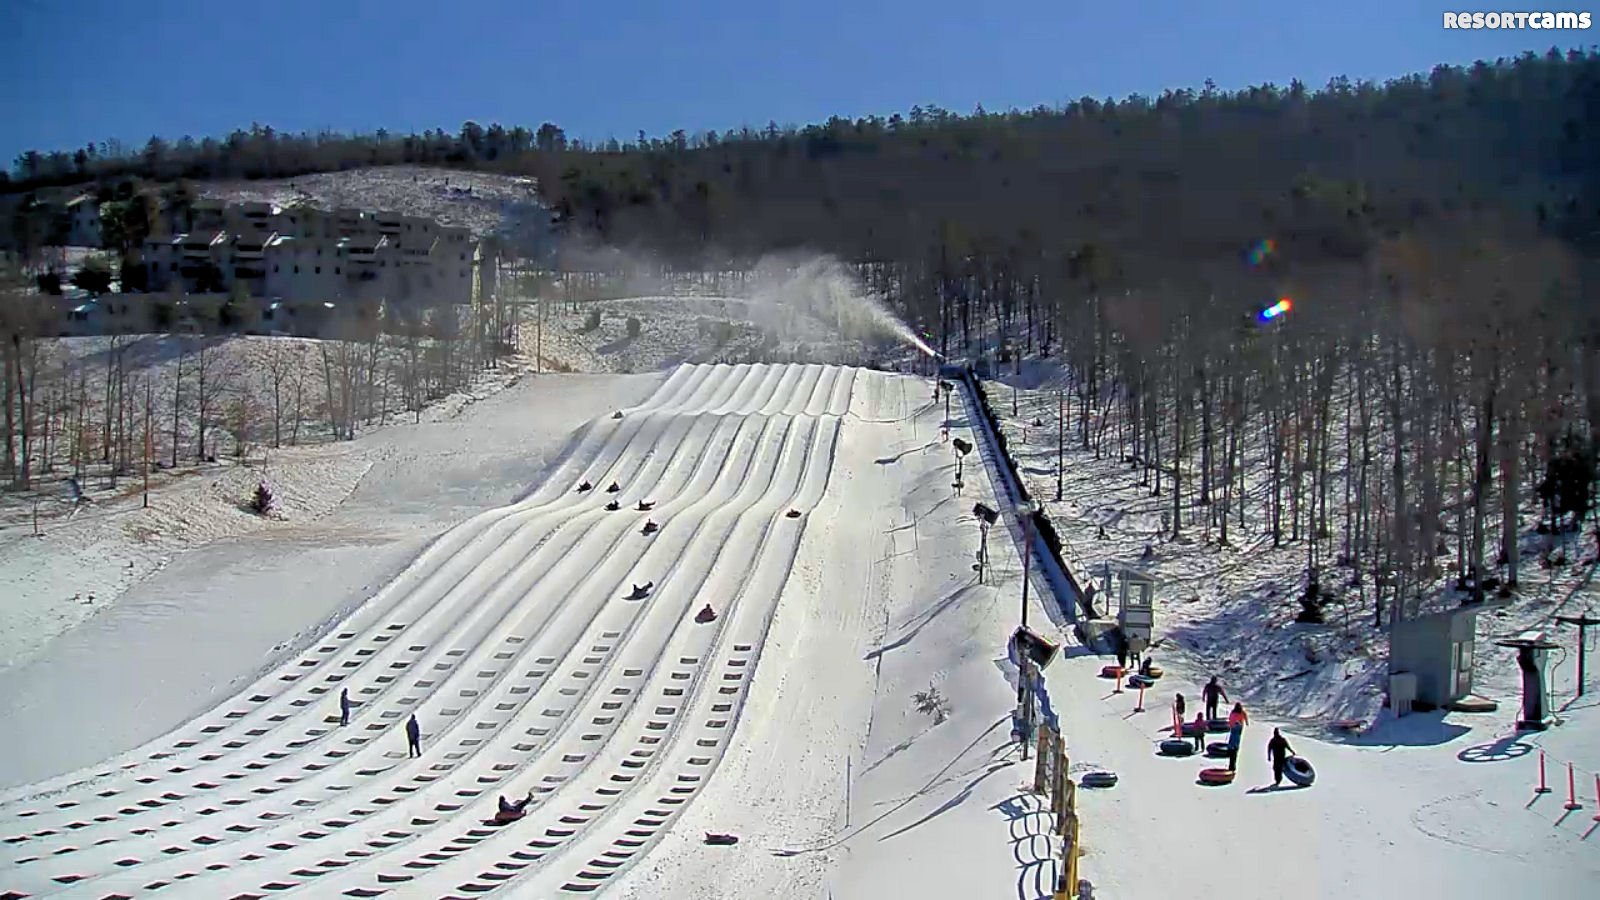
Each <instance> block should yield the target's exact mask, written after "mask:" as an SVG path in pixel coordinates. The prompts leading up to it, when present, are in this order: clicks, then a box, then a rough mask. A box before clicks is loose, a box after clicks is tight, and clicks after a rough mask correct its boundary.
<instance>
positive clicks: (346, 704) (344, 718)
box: [339, 688, 350, 725]
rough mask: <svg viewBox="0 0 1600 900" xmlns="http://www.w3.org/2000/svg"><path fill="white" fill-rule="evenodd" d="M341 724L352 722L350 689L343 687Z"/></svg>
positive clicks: (340, 700) (340, 696)
mask: <svg viewBox="0 0 1600 900" xmlns="http://www.w3.org/2000/svg"><path fill="white" fill-rule="evenodd" d="M339 724H340V725H349V724H350V689H349V688H343V689H341V690H340V691H339Z"/></svg>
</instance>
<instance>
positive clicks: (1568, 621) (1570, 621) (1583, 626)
mask: <svg viewBox="0 0 1600 900" xmlns="http://www.w3.org/2000/svg"><path fill="white" fill-rule="evenodd" d="M1556 621H1557V622H1560V623H1561V624H1563V625H1576V626H1578V696H1579V697H1582V696H1583V675H1584V656H1585V655H1586V654H1585V653H1584V648H1585V646H1586V645H1587V644H1588V641H1587V640H1585V638H1586V637H1587V636H1588V633H1589V627H1590V626H1592V625H1600V618H1596V617H1594V616H1591V615H1589V614H1588V613H1584V614H1583V615H1581V616H1556Z"/></svg>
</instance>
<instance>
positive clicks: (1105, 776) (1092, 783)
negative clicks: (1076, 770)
mask: <svg viewBox="0 0 1600 900" xmlns="http://www.w3.org/2000/svg"><path fill="white" fill-rule="evenodd" d="M1078 783H1079V784H1081V785H1083V786H1084V787H1092V788H1099V787H1111V786H1112V785H1114V784H1116V783H1117V773H1115V772H1085V773H1084V775H1083V777H1082V778H1079V779H1078Z"/></svg>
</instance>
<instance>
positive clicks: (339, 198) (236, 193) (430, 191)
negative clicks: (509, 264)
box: [200, 166, 550, 235]
mask: <svg viewBox="0 0 1600 900" xmlns="http://www.w3.org/2000/svg"><path fill="white" fill-rule="evenodd" d="M200 193H201V195H202V196H205V197H215V198H217V199H220V200H225V201H228V202H230V203H240V202H245V201H251V200H255V201H266V202H269V203H275V204H277V205H279V206H287V205H289V204H291V203H297V202H298V203H306V204H309V205H311V206H316V207H320V208H324V209H334V208H337V207H354V208H357V209H381V210H389V211H393V212H400V213H405V214H407V215H413V216H425V217H427V218H430V219H434V220H437V221H439V222H442V223H444V224H447V225H461V226H465V227H467V228H470V229H472V231H473V232H474V233H475V234H479V235H486V234H492V233H495V232H499V231H504V230H508V229H513V228H518V227H525V226H534V225H538V226H546V225H548V224H549V221H550V216H549V212H548V211H547V210H546V209H545V208H544V207H543V206H542V205H541V204H540V203H539V198H538V193H537V185H536V184H535V182H534V180H533V179H531V178H518V177H514V176H509V175H495V174H492V173H487V172H467V171H460V170H452V169H437V168H429V167H425V166H386V167H378V168H370V169H351V170H349V171H345V172H320V173H316V174H312V175H300V176H297V177H294V178H285V179H278V180H274V181H224V182H208V183H204V184H202V185H200Z"/></svg>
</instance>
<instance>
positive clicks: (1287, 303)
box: [1257, 297, 1294, 322]
mask: <svg viewBox="0 0 1600 900" xmlns="http://www.w3.org/2000/svg"><path fill="white" fill-rule="evenodd" d="M1293 308H1294V302H1293V301H1291V300H1290V299H1289V298H1288V297H1280V298H1279V299H1278V302H1277V303H1274V304H1272V305H1271V306H1269V307H1267V308H1266V309H1263V310H1262V311H1261V312H1260V313H1259V314H1258V315H1257V318H1259V319H1260V320H1261V321H1263V322H1270V321H1272V320H1273V319H1276V318H1278V317H1279V316H1281V315H1283V314H1284V313H1286V312H1288V311H1289V310H1291V309H1293Z"/></svg>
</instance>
